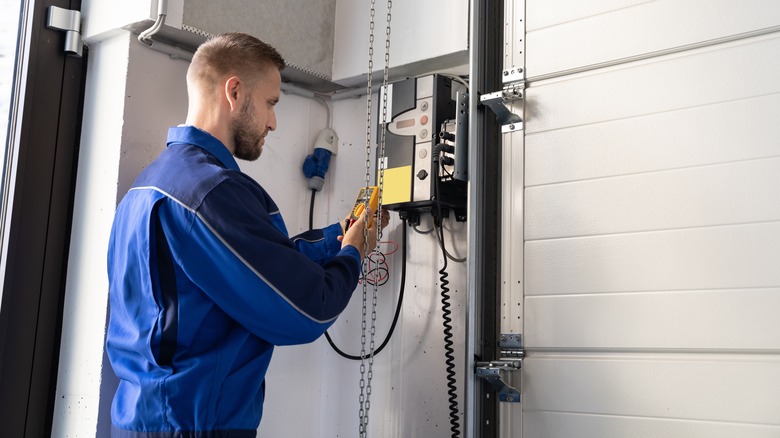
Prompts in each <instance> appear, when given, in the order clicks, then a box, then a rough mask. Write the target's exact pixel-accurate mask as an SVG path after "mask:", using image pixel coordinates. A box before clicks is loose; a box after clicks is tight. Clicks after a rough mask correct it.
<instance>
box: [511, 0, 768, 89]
mask: <svg viewBox="0 0 780 438" xmlns="http://www.w3.org/2000/svg"><path fill="white" fill-rule="evenodd" d="M564 3H565V4H564ZM571 3H584V4H582V5H579V4H578V5H575V6H573V7H572V6H571ZM527 21H528V29H527V35H526V53H527V55H526V56H527V57H526V66H527V77H529V78H531V79H533V78H534V77H538V76H544V75H549V74H554V73H556V72H563V71H569V70H574V69H578V68H583V67H586V66H592V65H598V64H602V63H608V62H612V61H615V60H621V59H627V58H633V57H640V56H647V55H648V54H653V53H656V52H663V51H667V50H671V49H675V48H679V47H686V46H689V45H695V44H700V43H702V42H706V41H712V40H719V39H722V38H725V37H729V36H734V35H741V34H745V33H748V32H753V31H758V30H761V29H770V28H773V27H775V26H778V25H780V3H778V2H776V1H773V0H750V1H747V2H741V3H739V4H736V3H734V2H732V1H728V0H686V1H685V2H680V1H676V0H656V1H653V2H634V1H609V2H606V3H602V2H601V1H599V0H591V1H587V2H563V1H552V2H528V7H527Z"/></svg>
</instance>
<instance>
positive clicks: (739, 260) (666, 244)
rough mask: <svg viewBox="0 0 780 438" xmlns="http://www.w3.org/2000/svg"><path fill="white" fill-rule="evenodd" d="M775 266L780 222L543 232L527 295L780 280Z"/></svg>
mask: <svg viewBox="0 0 780 438" xmlns="http://www.w3.org/2000/svg"><path fill="white" fill-rule="evenodd" d="M778 266H780V223H778V222H772V223H762V224H750V225H734V226H722V227H709V228H697V229H686V230H670V231H658V232H645V233H629V234H619V235H609V236H594V237H582V238H571V239H552V240H539V241H532V242H526V244H525V279H526V288H525V295H526V296H533V295H561V294H577V293H608V292H640V291H670V290H671V291H673V290H686V289H687V290H692V289H693V290H701V289H742V288H764V287H778V286H780V269H778ZM693 310H695V309H692V311H693Z"/></svg>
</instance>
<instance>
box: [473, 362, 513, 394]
mask: <svg viewBox="0 0 780 438" xmlns="http://www.w3.org/2000/svg"><path fill="white" fill-rule="evenodd" d="M521 362H522V359H517V360H496V361H492V362H477V363H476V370H477V377H479V378H481V379H485V380H487V381H488V383H490V384H491V385H493V388H495V389H496V392H498V400H499V401H502V402H506V403H520V399H521V397H520V391H518V390H517V389H515V388H513V387H511V386H509V385H508V384H507V383H506V382H504V379H503V378H502V377H501V371H502V370H504V371H516V370H519V369H520V367H521Z"/></svg>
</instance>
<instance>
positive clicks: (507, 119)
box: [479, 87, 523, 134]
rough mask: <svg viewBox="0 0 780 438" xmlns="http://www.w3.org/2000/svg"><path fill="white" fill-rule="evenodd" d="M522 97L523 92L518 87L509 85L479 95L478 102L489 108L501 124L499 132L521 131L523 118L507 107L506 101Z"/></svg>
mask: <svg viewBox="0 0 780 438" xmlns="http://www.w3.org/2000/svg"><path fill="white" fill-rule="evenodd" d="M522 98H523V92H522V91H521V90H520V88H518V87H510V88H507V89H504V90H501V91H496V92H494V93H489V94H483V95H482V96H480V98H479V100H480V102H481V103H482V104H483V105H485V106H487V107H488V108H490V109H491V110H492V111H493V112H494V113H495V114H496V118H497V119H498V123H499V124H500V125H501V133H502V134H506V133H508V132H515V131H522V129H523V119H522V118H520V116H518V115H517V114H514V113H513V112H512V111H510V110H509V108H508V107H507V105H506V104H507V103H510V102H513V101H516V100H520V99H522Z"/></svg>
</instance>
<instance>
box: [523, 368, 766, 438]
mask: <svg viewBox="0 0 780 438" xmlns="http://www.w3.org/2000/svg"><path fill="white" fill-rule="evenodd" d="M523 367H524V379H523V385H524V393H525V398H524V403H525V410H526V412H528V411H554V412H573V413H582V414H606V415H621V416H636V417H652V418H661V417H665V418H672V419H687V420H700V421H718V422H725V423H729V422H734V423H754V424H760V425H772V426H778V425H780V416H778V415H777V413H778V412H780V391H777V388H778V387H780V361H779V360H778V358H777V357H776V356H774V357H773V356H768V355H767V356H764V355H676V354H654V355H646V356H645V355H638V354H637V355H635V354H627V355H619V354H613V355H608V354H602V355H589V356H581V357H580V356H577V355H575V354H569V355H566V354H551V355H543V354H537V355H536V356H535V357H529V358H528V359H526V360H525V361H524V362H523ZM629 436H632V435H629Z"/></svg>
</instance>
